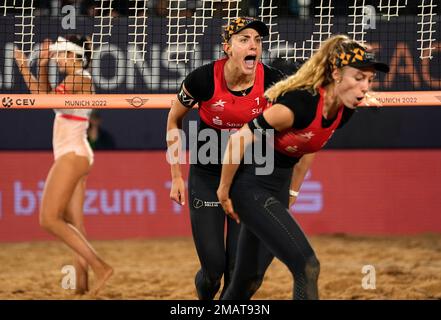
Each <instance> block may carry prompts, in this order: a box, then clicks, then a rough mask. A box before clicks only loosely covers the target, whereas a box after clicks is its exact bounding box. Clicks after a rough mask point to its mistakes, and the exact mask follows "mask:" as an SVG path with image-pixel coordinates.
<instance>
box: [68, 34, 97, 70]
mask: <svg viewBox="0 0 441 320" xmlns="http://www.w3.org/2000/svg"><path fill="white" fill-rule="evenodd" d="M66 39H67V40H68V41H70V42H73V43H75V44H76V45H78V46H80V47H82V48H83V47H84V57H85V58H86V64H85V65H83V67H84V69H87V67H88V66H89V64H90V59H91V57H92V43H91V38H90V37H88V36H80V35H77V34H72V35H67V36H66ZM77 58H81V57H80V56H77Z"/></svg>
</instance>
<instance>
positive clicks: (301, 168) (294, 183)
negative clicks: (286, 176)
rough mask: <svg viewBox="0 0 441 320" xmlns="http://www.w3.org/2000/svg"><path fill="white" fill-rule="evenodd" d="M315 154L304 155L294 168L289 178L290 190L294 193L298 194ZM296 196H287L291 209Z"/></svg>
mask: <svg viewBox="0 0 441 320" xmlns="http://www.w3.org/2000/svg"><path fill="white" fill-rule="evenodd" d="M314 158H315V153H309V154H305V155H304V156H303V157H302V158H301V159H300V161H299V162H297V164H296V165H295V166H294V170H293V173H292V178H291V186H290V190H292V191H294V192H297V193H298V192H299V190H300V187H301V186H302V183H303V180H304V179H305V176H306V173H307V172H308V170H309V168H310V167H311V165H312V162H313V161H314ZM297 197H298V196H297V195H291V194H290V195H289V206H290V207H291V206H292V205H293V204H294V203H295V202H296V200H297Z"/></svg>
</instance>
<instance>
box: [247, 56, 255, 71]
mask: <svg viewBox="0 0 441 320" xmlns="http://www.w3.org/2000/svg"><path fill="white" fill-rule="evenodd" d="M256 58H257V57H256V55H248V56H246V57H245V59H244V62H245V68H246V69H249V70H252V69H254V67H255V66H256Z"/></svg>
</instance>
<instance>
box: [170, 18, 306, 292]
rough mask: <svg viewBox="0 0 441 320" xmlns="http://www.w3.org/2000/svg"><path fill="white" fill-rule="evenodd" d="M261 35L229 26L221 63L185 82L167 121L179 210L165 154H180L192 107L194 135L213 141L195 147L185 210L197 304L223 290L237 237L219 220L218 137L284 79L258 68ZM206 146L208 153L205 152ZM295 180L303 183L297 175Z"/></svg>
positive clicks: (241, 23) (179, 181) (252, 28)
mask: <svg viewBox="0 0 441 320" xmlns="http://www.w3.org/2000/svg"><path fill="white" fill-rule="evenodd" d="M266 35H268V28H267V26H266V25H265V24H264V23H263V22H261V21H258V20H254V19H251V18H238V19H236V20H234V21H232V22H231V23H230V24H229V25H228V26H227V27H226V28H225V30H224V44H223V49H224V52H225V54H226V57H225V58H223V59H220V60H217V61H215V62H212V63H210V64H207V65H204V66H201V67H199V68H197V69H196V70H194V71H193V72H191V73H190V74H189V75H188V76H187V77H186V79H185V80H184V81H183V84H182V86H181V89H180V91H179V94H178V100H179V102H177V103H176V104H175V105H174V106H173V107H172V108H171V110H170V113H169V116H168V123H167V132H168V133H167V135H168V137H167V140H168V141H167V142H168V146H169V159H172V161H173V162H172V163H171V174H172V188H171V192H170V198H171V199H173V200H174V201H176V202H177V203H179V204H181V205H183V204H184V202H185V185H184V180H183V178H182V174H181V169H180V164H179V161H178V159H179V154H178V153H179V152H175V153H173V152H172V151H171V150H172V149H175V150H176V149H179V150H180V146H181V142H180V140H179V138H178V137H179V134H176V133H177V131H176V130H177V129H181V126H182V120H183V118H184V117H185V115H186V114H187V113H188V111H189V110H190V109H191V108H192V107H193V106H194V105H196V104H198V106H199V115H200V118H201V121H200V124H199V130H198V134H199V135H200V136H202V135H203V134H204V133H208V134H209V133H211V134H212V136H214V137H216V138H217V140H216V139H214V141H213V139H212V140H210V138H208V141H202V142H198V145H197V150H196V152H192V154H191V160H192V161H191V163H192V165H191V166H190V175H189V205H190V217H191V225H192V232H193V238H194V242H195V246H196V250H197V253H198V255H199V260H200V263H201V269H200V270H199V271H198V272H197V274H196V279H195V284H196V289H197V294H198V297H199V299H213V298H214V296H215V295H216V293H217V292H218V290H219V288H220V282H221V278H222V276H223V275H224V274H225V278H224V290H225V288H226V286H227V285H228V283H229V278H230V273H231V272H232V269H233V266H234V259H235V253H236V247H237V237H238V233H239V226H238V225H236V223H235V222H234V221H233V220H231V219H229V218H228V219H225V214H224V212H223V210H222V207H221V206H220V204H219V202H218V200H217V197H216V190H217V187H218V185H219V179H220V172H221V165H220V163H221V159H222V152H223V150H222V148H221V132H225V131H226V132H228V130H231V129H236V130H237V129H239V128H240V127H242V126H243V125H244V124H245V123H247V122H248V121H250V120H251V119H253V118H254V117H256V116H257V115H259V114H261V113H262V111H263V109H264V108H265V106H266V104H267V101H266V100H265V98H264V91H265V89H267V88H269V87H270V86H271V85H272V84H274V83H276V82H277V81H279V80H280V79H282V78H283V77H284V75H283V74H282V73H281V72H280V71H278V70H276V69H273V68H270V67H268V66H266V65H264V64H262V63H261V62H260V58H261V55H262V40H261V39H262V37H263V36H266ZM223 136H224V138H225V141H224V144H223V145H226V142H227V138H228V136H226V137H225V135H223ZM204 139H205V138H204ZM201 140H202V139H201ZM175 144H176V145H177V146H178V148H176V145H175ZM208 144H210V146H212V147H213V148H212V149H211V150H209V151H207V152H206V151H205V150H207V148H206V147H207V145H208ZM203 146H205V148H203ZM210 151H212V152H213V153H211V154H210ZM216 152H217V153H216ZM195 158H197V159H195ZM193 159H195V160H193ZM299 176H301V177H302V179H303V175H299ZM225 221H226V222H227V236H226V241H225V232H224V229H225ZM225 243H226V244H225ZM271 259H272V257H271V255H269V254H267V256H266V257H265V258H262V261H263V262H262V265H265V266H264V267H262V269H263V270H264V269H266V267H267V266H266V265H267V264H269V263H270V262H271ZM254 280H255V281H254V286H253V287H254V288H255V289H256V290H257V288H258V287H259V285H260V282H261V276H259V275H256V276H255V277H254ZM224 290H223V291H224Z"/></svg>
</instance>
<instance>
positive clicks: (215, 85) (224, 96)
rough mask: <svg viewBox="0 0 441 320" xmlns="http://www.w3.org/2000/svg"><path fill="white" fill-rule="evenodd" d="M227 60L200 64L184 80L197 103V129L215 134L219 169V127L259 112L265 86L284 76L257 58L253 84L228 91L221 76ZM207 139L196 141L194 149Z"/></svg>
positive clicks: (229, 126) (239, 124) (233, 125)
mask: <svg viewBox="0 0 441 320" xmlns="http://www.w3.org/2000/svg"><path fill="white" fill-rule="evenodd" d="M226 61H227V59H226V58H224V59H220V60H217V61H214V62H212V63H210V64H207V65H204V66H201V67H199V68H197V69H195V70H194V71H193V72H191V73H190V74H189V75H188V76H187V77H186V78H185V80H184V85H185V88H186V90H187V91H188V93H189V94H190V95H191V96H192V97H193V98H194V99H195V100H196V101H197V102H198V105H199V109H198V111H199V116H200V118H201V121H200V123H199V131H200V130H202V129H206V128H212V129H213V130H214V131H215V132H216V134H217V137H218V139H217V141H219V143H218V157H217V162H216V163H215V164H214V165H215V166H219V168H217V169H219V170H220V163H221V161H220V160H221V159H222V152H221V151H223V150H221V143H220V141H221V130H229V129H239V128H241V127H242V126H243V125H244V124H245V123H247V122H249V121H250V120H251V119H253V118H255V117H256V116H258V115H259V114H261V113H262V112H263V110H264V108H265V107H266V106H267V101H266V99H265V97H264V92H265V90H266V89H267V88H269V87H270V86H271V85H273V84H274V83H276V82H277V81H279V80H281V79H282V78H284V76H285V75H284V74H283V73H282V72H281V71H279V70H277V69H274V68H271V67H269V66H267V65H265V64H263V63H260V62H259V63H258V65H257V68H256V77H255V80H254V85H253V86H252V87H250V88H248V89H246V90H242V91H231V90H229V89H228V87H227V84H226V81H225V77H224V66H225V63H226ZM208 141H209V140H208ZM208 141H202V142H201V141H198V148H197V150H198V151H199V148H200V147H201V146H202V145H204V144H206V143H207V142H208ZM211 165H213V164H211Z"/></svg>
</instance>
